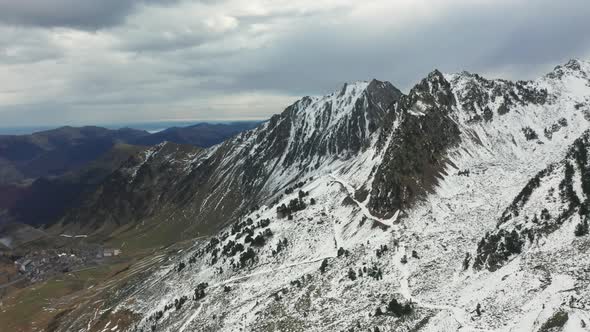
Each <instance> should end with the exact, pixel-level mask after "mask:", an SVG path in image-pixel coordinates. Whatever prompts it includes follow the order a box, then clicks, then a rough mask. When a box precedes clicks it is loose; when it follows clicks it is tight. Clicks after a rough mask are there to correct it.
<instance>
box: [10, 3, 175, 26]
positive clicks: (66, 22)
mask: <svg viewBox="0 0 590 332" xmlns="http://www.w3.org/2000/svg"><path fill="white" fill-rule="evenodd" d="M174 2H176V1H174V0H51V1H46V0H0V21H1V22H4V23H5V24H11V25H18V26H33V27H73V28H82V29H99V28H104V27H110V26H113V25H118V24H120V23H122V22H123V21H124V19H125V18H126V17H127V15H129V14H130V13H131V12H132V11H133V10H134V9H135V8H136V6H138V5H140V4H161V5H167V4H171V3H174Z"/></svg>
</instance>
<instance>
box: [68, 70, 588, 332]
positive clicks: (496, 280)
mask: <svg viewBox="0 0 590 332" xmlns="http://www.w3.org/2000/svg"><path fill="white" fill-rule="evenodd" d="M589 121H590V62H587V61H580V60H571V61H570V62H568V63H567V64H565V65H562V66H558V67H556V68H555V69H554V70H553V71H552V72H551V73H549V74H547V75H545V76H543V77H541V78H539V79H537V80H534V81H526V82H522V81H519V82H510V81H506V80H489V79H485V78H483V77H481V76H479V75H476V74H470V73H466V72H463V73H458V74H442V73H440V72H439V71H433V72H432V73H430V74H429V75H428V76H427V77H426V78H424V79H423V80H422V81H421V82H420V83H418V84H417V85H416V86H415V87H414V88H413V89H412V90H411V91H410V92H409V93H408V94H407V95H404V94H402V93H401V92H400V91H399V90H398V89H396V88H395V87H394V86H393V85H391V84H390V83H387V82H380V81H377V80H373V81H371V82H356V83H352V84H346V85H344V86H343V87H342V88H341V89H339V90H338V91H336V92H334V93H332V94H329V95H327V96H323V97H305V98H303V99H301V100H299V101H297V102H296V103H294V104H293V105H291V106H289V107H288V108H287V109H286V110H285V111H283V112H282V113H281V114H278V115H275V116H273V117H272V118H271V119H270V120H269V121H267V122H265V123H264V124H262V125H260V126H259V127H257V128H256V129H254V130H251V131H248V132H244V133H242V134H240V135H239V136H237V137H235V138H233V139H230V140H228V141H226V142H225V143H222V144H220V145H217V146H214V147H212V148H210V149H204V150H203V149H188V148H186V147H182V146H178V145H174V144H172V143H165V144H161V145H159V146H157V147H154V148H152V149H150V150H149V151H148V152H146V153H144V154H143V155H141V156H139V157H138V158H135V159H133V160H130V161H129V162H128V163H127V164H126V165H125V166H124V167H123V168H121V169H120V170H118V171H117V172H116V173H115V174H114V175H113V177H112V178H111V179H109V180H107V181H106V182H105V183H104V184H103V185H102V187H101V188H100V189H99V190H98V191H97V192H96V193H95V194H94V195H92V196H91V197H89V198H88V199H87V202H86V204H85V205H84V207H83V208H81V209H79V210H77V211H73V212H72V213H71V214H70V215H69V216H68V217H67V218H66V219H65V220H64V221H63V224H65V225H71V226H72V227H74V226H75V227H80V228H92V229H102V230H103V231H104V229H105V226H104V222H105V221H109V222H111V224H112V225H120V224H124V223H138V222H149V221H152V222H153V220H160V221H161V220H165V221H164V222H172V221H174V222H175V223H177V225H179V227H184V228H183V229H184V230H186V229H192V230H199V232H203V233H204V232H205V231H204V230H208V234H211V235H210V236H207V237H205V238H199V239H196V240H194V241H193V243H192V245H191V247H190V249H187V250H182V251H179V252H172V253H170V252H168V253H166V252H162V253H157V254H154V255H155V256H154V259H159V260H161V261H162V262H164V263H163V265H161V266H159V267H158V268H156V269H153V270H149V271H143V272H142V273H138V274H137V275H136V277H135V279H134V280H132V281H130V282H128V283H127V284H126V285H125V286H123V287H118V288H113V289H110V290H108V289H107V290H106V291H107V294H108V296H107V297H108V299H107V300H106V301H102V302H101V304H95V306H96V308H94V307H93V310H88V308H76V309H75V310H72V311H71V312H68V314H67V315H64V316H63V317H62V318H61V322H63V323H64V324H62V325H60V327H58V328H57V330H62V331H69V330H80V331H459V330H460V331H584V330H588V329H589V327H588V326H590V325H589V324H590V313H589V311H588V310H590V291H589V283H590V269H589V267H588V262H590V237H589V235H587V233H588V231H587V229H588V226H587V225H588V224H587V223H588V221H587V218H588V211H589V206H588V205H589V203H590V201H589V200H588V197H589V195H590V184H589V183H590V182H589V181H590V174H589V172H590V166H588V163H589V160H588V153H587V151H588V148H590V141H589V140H590V126H589ZM96 211H100V213H96ZM121 216H125V217H124V218H122V217H121ZM82 220H84V221H82ZM113 227H114V226H113ZM180 231H181V230H180V229H179V232H180ZM163 257H166V258H165V259H164V258H163ZM66 322H67V323H66Z"/></svg>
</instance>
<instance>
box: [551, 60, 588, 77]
mask: <svg viewBox="0 0 590 332" xmlns="http://www.w3.org/2000/svg"><path fill="white" fill-rule="evenodd" d="M568 76H573V77H582V78H585V79H588V78H589V77H590V63H589V62H588V61H584V60H578V59H571V60H569V61H568V62H566V63H565V64H562V65H559V66H556V67H555V68H554V69H553V71H551V72H550V73H548V74H547V75H545V77H546V78H549V79H553V80H561V79H563V78H564V77H568Z"/></svg>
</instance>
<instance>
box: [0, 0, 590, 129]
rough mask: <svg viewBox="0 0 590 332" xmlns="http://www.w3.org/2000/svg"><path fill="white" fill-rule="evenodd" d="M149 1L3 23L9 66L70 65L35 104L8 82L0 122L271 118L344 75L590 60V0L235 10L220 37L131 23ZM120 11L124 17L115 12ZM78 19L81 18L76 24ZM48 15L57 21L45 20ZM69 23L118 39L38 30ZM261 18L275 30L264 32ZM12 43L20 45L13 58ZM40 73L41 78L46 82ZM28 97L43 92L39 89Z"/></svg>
mask: <svg viewBox="0 0 590 332" xmlns="http://www.w3.org/2000/svg"><path fill="white" fill-rule="evenodd" d="M139 1H140V0H137V1H121V0H119V1H117V2H115V1H111V0H103V1H102V2H100V3H101V4H100V5H97V4H94V3H99V2H98V1H94V0H93V1H92V2H90V0H71V3H73V2H76V3H79V4H78V6H79V7H76V5H73V8H75V9H77V10H74V11H75V12H77V13H78V14H75V15H74V14H69V13H59V14H60V15H64V17H61V18H59V17H57V16H59V15H57V14H55V13H58V11H55V12H54V11H49V13H50V14H51V15H49V14H47V13H48V12H47V11H45V10H44V9H43V8H42V7H44V6H41V7H40V8H38V9H35V10H34V12H35V13H44V14H43V15H41V16H44V17H45V21H43V20H41V19H32V18H31V17H33V18H34V17H36V16H35V15H32V14H30V13H29V12H27V13H28V14H27V15H28V16H27V15H24V14H23V13H24V11H22V10H21V12H19V13H20V14H19V15H16V16H15V17H16V18H13V19H12V21H14V22H17V23H19V24H21V25H22V24H25V23H24V22H25V21H26V20H25V16H26V17H28V19H29V20H30V23H28V24H31V25H35V26H36V28H23V29H21V30H18V31H19V32H18V34H17V33H14V32H12V33H11V32H6V33H4V32H3V30H0V72H1V71H2V70H3V68H8V67H9V66H10V65H11V64H12V63H16V62H23V63H24V62H28V61H31V62H33V61H36V60H38V59H51V58H55V59H56V66H60V67H47V66H49V65H47V64H44V66H46V67H43V69H45V71H44V72H48V73H49V74H46V76H50V75H53V74H54V73H55V75H57V77H53V76H52V77H51V78H52V79H56V80H59V81H60V82H63V86H64V88H63V91H61V92H60V95H55V96H52V97H53V98H51V100H49V101H47V102H44V101H43V98H46V97H43V98H41V97H39V98H31V99H32V100H34V101H35V103H34V104H28V105H16V104H17V103H16V102H14V101H9V102H4V104H3V103H2V96H3V95H2V93H3V92H4V93H5V95H7V96H13V95H19V96H20V95H26V94H25V93H24V92H23V93H21V92H22V91H20V90H19V92H18V93H12V94H11V93H9V92H10V91H8V90H9V89H5V90H2V89H0V122H5V123H6V122H18V121H20V122H27V121H29V122H30V121H50V120H52V121H54V120H55V119H58V120H60V121H62V120H63V121H64V122H67V121H76V122H77V123H79V122H81V121H88V122H93V123H99V122H101V121H100V120H102V122H109V121H111V122H114V121H117V120H118V119H125V120H128V121H129V120H132V119H133V118H135V119H148V118H149V119H156V118H166V117H168V118H169V117H172V116H178V117H186V118H188V117H192V118H210V119H211V118H212V117H215V116H218V117H228V118H231V117H232V116H236V114H239V115H240V116H243V117H246V116H248V117H264V116H268V115H270V114H271V113H277V112H280V111H281V110H282V109H283V108H284V107H285V106H287V105H286V104H283V103H282V101H283V100H287V99H289V98H290V97H291V96H302V95H317V94H323V93H327V92H331V91H334V90H336V89H337V88H338V87H339V86H340V85H341V84H342V83H343V82H346V81H352V80H368V79H371V78H378V79H382V80H389V81H391V82H392V83H393V84H394V85H396V86H398V87H399V88H401V89H402V90H405V91H406V92H407V91H408V90H409V89H410V88H411V87H412V86H413V85H414V84H415V83H417V82H418V81H419V80H420V79H421V78H423V77H425V76H426V75H427V74H428V73H429V72H430V71H432V70H433V69H435V68H437V69H439V70H441V71H444V72H457V71H461V70H468V71H472V72H477V73H482V74H485V75H489V76H492V77H503V78H508V79H529V78H535V77H537V76H540V75H542V74H543V73H545V72H547V71H549V70H551V69H552V68H553V67H554V66H555V65H557V64H560V63H564V62H565V61H567V60H568V59H569V58H572V57H584V56H588V55H590V34H588V33H587V32H588V31H590V21H589V20H587V17H590V3H588V2H587V1H586V0H570V1H567V6H566V5H564V3H563V2H560V3H557V2H553V1H548V0H535V1H533V0H528V1H525V0H514V1H504V0H498V1H494V2H491V1H490V2H470V1H455V2H451V3H455V4H456V3H459V5H453V6H451V5H448V6H446V8H444V9H445V10H444V11H443V12H440V13H439V12H436V13H434V14H433V15H430V16H428V15H426V16H420V15H418V16H419V18H417V19H416V20H415V21H412V20H410V21H409V22H408V23H406V24H404V25H403V26H401V27H400V26H395V25H394V24H389V23H395V22H396V20H399V19H403V18H399V17H397V16H396V15H397V13H391V14H390V17H391V22H384V23H382V24H381V25H379V24H374V22H372V20H371V17H367V18H366V19H365V21H350V20H348V18H349V16H348V14H349V13H350V12H351V11H352V10H353V9H351V8H349V7H348V6H342V7H337V8H336V9H333V8H332V10H323V9H322V10H318V11H311V12H309V11H301V12H300V11H298V10H297V9H296V8H295V9H293V8H287V9H281V8H279V9H278V10H275V11H268V12H265V13H262V14H260V15H255V14H251V15H247V14H241V15H236V16H235V18H236V19H238V20H239V24H238V25H237V26H236V27H235V29H229V30H227V31H226V30H223V31H221V32H219V31H218V32H214V31H209V30H207V29H205V28H204V29H201V30H200V29H199V24H201V23H202V22H198V21H197V22H189V23H194V24H191V25H190V29H191V30H187V29H186V26H183V24H181V23H178V24H177V25H175V22H166V23H169V24H165V25H163V27H164V28H162V29H160V28H161V26H160V25H155V26H149V27H147V26H144V25H149V24H150V22H154V21H157V20H158V19H161V17H160V18H158V17H157V15H158V11H157V10H155V11H154V10H150V11H149V13H147V14H146V13H144V15H143V16H141V17H140V18H139V19H137V20H135V21H134V20H132V19H129V17H130V16H129V15H133V11H134V8H136V6H137V4H138V3H139ZM150 1H151V2H150V3H151V4H169V2H168V1H163V0H162V1H157V0H150ZM10 2H11V3H17V4H18V2H17V1H10ZM21 2H22V3H23V4H31V3H33V1H31V0H25V1H21ZM39 2H40V1H39ZM68 3H70V1H68V0H55V1H53V4H52V5H53V6H58V7H59V8H61V9H63V8H65V6H66V5H67V4H68ZM480 3H487V4H488V5H486V6H480ZM6 4H8V2H7V0H0V21H2V20H3V21H4V22H6V21H7V20H8V21H10V20H9V19H7V18H6V17H7V16H8V15H6V14H4V12H5V11H3V9H6V8H8V7H6V6H7V5H6ZM210 4H211V5H215V4H214V3H213V2H210ZM228 4H229V2H228ZM14 6H16V7H18V6H19V5H14ZM22 6H24V7H27V6H25V5H22ZM93 6H100V7H101V8H102V9H100V10H103V11H104V13H105V14H103V15H102V16H101V17H102V18H101V19H94V18H88V19H82V17H84V15H87V16H88V15H90V14H84V12H92V11H93V10H95V9H93V8H94V7H93ZM170 6H172V5H170ZM228 6H229V5H228ZM24 7H23V8H24ZM27 8H28V7H27ZM105 8H106V9H105ZM116 8H118V9H120V11H121V12H120V13H115V14H113V13H112V11H114V10H115V9H116ZM21 9H22V8H21ZM96 10H99V9H96ZM100 10H99V11H100ZM15 12H16V11H15V10H13V13H15ZM109 13H110V14H109ZM219 13H222V14H223V13H224V11H219ZM227 13H228V15H232V14H234V13H233V12H232V11H230V10H229V11H228V12H227ZM54 14H55V15H57V16H55V17H54ZM380 14H381V15H380V16H381V17H383V16H384V15H382V14H383V13H380ZM39 15H40V14H39ZM68 15H70V16H71V15H74V16H76V17H78V19H79V20H80V22H81V23H76V21H75V20H68V18H67V17H66V16H68ZM151 15H155V16H154V17H152V16H151ZM37 16H38V15H37ZM125 16H129V17H128V19H127V20H125ZM48 17H49V18H51V20H49V18H48ZM107 17H108V19H107ZM133 18H136V17H133ZM340 18H342V19H340ZM93 20H94V21H93ZM49 21H51V22H53V23H51V22H50V23H43V24H42V23H41V22H49ZM123 21H125V23H124V24H123V23H122V22H123ZM130 21H133V22H131V23H130ZM184 23H186V22H184ZM15 24H16V23H15ZM113 24H119V25H118V26H117V27H112V25H113ZM64 25H65V26H74V27H77V26H79V29H90V28H100V27H104V26H111V27H112V28H110V29H107V31H106V34H110V35H112V36H114V37H115V38H114V39H115V40H116V41H117V43H116V44H115V46H113V45H112V44H108V45H109V46H107V49H100V50H99V51H100V52H96V54H94V53H93V52H91V51H89V52H83V53H74V55H73V56H72V55H68V54H67V52H66V53H63V54H62V50H60V49H59V48H52V46H51V43H49V42H48V41H47V36H45V35H44V34H43V31H51V29H44V28H39V26H64ZM260 25H262V26H265V29H264V30H261V31H260V30H257V29H256V27H257V26H260ZM165 29H167V30H166V31H164V30H165ZM40 31H41V32H40ZM159 31H162V32H169V34H167V35H164V34H162V35H160V34H158V32H159ZM7 36H9V37H7ZM8 47H12V49H11V52H4V53H3V52H2V49H3V48H6V49H8ZM66 51H68V50H66ZM79 54H83V55H82V56H80V55H79ZM85 57H89V58H90V59H86V58H85ZM36 65H37V64H31V68H36V67H34V66H36ZM23 70H24V69H23ZM31 72H32V73H33V77H31V80H37V81H40V80H43V79H45V78H46V77H45V76H39V77H36V76H34V74H35V72H34V71H33V70H31ZM17 74H18V73H17ZM13 76H14V73H13ZM20 87H21V86H19V88H20ZM32 90H33V89H32ZM29 94H30V95H31V96H32V97H35V96H37V95H38V94H39V92H38V91H30V92H29ZM243 94H259V95H260V96H262V97H260V98H263V97H264V96H265V95H268V96H269V98H268V100H266V101H265V100H262V99H256V102H253V104H252V106H250V105H247V104H246V105H245V106H243V107H238V106H236V105H235V102H236V100H237V101H239V100H241V99H239V98H236V99H234V100H232V101H231V102H230V103H228V104H227V105H226V104H223V103H219V100H220V96H228V99H230V98H231V96H234V97H235V96H238V95H243ZM273 96H276V97H277V98H272V97H273ZM221 99H223V98H221ZM6 100H8V98H6ZM109 119H110V120H109Z"/></svg>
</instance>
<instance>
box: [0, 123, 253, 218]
mask: <svg viewBox="0 0 590 332" xmlns="http://www.w3.org/2000/svg"><path fill="white" fill-rule="evenodd" d="M257 124H258V122H234V123H227V124H209V123H199V124H195V125H192V126H188V127H173V128H168V129H166V130H163V131H160V132H157V133H149V132H147V131H144V130H136V129H130V128H123V129H116V130H112V129H106V128H102V127H61V128H57V129H53V130H47V131H42V132H37V133H33V134H30V135H0V223H1V222H3V221H4V222H6V221H18V222H24V223H29V224H45V223H50V222H53V221H55V220H56V219H57V218H59V217H60V216H61V215H62V214H63V212H64V211H65V210H66V209H68V208H71V207H73V206H75V204H76V202H77V201H78V199H79V198H80V195H81V194H82V193H83V192H86V191H89V190H92V189H93V188H94V186H96V185H97V184H99V183H100V182H101V181H102V180H103V178H105V177H106V176H108V175H109V174H110V173H112V172H113V171H114V170H116V169H117V168H118V167H119V166H120V165H121V164H122V163H123V162H125V161H126V160H127V159H129V158H130V157H131V156H133V155H136V154H137V153H139V152H140V151H142V150H144V149H145V148H146V147H148V146H153V145H157V144H160V143H162V142H165V141H168V142H174V143H177V144H186V145H194V146H198V147H204V148H206V147H210V146H212V145H215V144H218V143H220V142H222V141H223V140H225V139H227V138H229V137H231V136H233V135H235V134H237V133H239V132H241V131H243V130H247V129H251V128H253V127H255V126H256V125H257Z"/></svg>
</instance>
